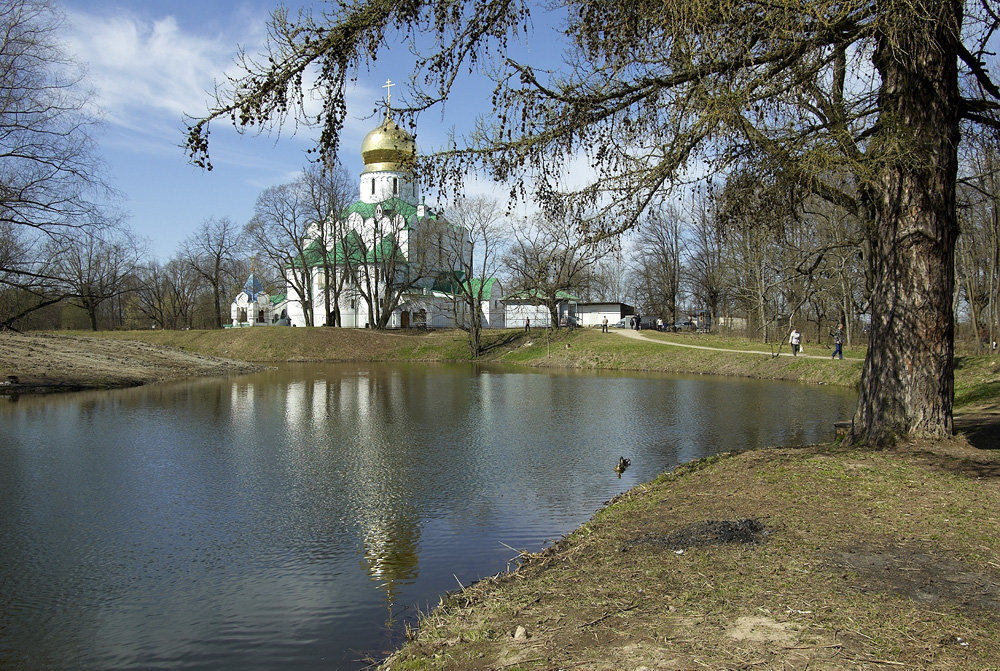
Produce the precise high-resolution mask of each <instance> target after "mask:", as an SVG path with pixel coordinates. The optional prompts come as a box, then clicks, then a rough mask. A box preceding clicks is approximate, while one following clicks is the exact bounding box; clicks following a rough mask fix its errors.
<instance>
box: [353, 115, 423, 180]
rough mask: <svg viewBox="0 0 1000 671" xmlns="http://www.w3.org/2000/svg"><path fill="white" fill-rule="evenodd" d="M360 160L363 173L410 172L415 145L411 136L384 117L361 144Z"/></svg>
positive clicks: (414, 154) (414, 157) (415, 156)
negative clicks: (362, 162)
mask: <svg viewBox="0 0 1000 671" xmlns="http://www.w3.org/2000/svg"><path fill="white" fill-rule="evenodd" d="M361 158H362V159H363V160H364V162H365V172H374V171H377V170H411V169H412V168H413V164H414V163H415V162H416V158H417V143H416V141H415V140H414V139H413V136H412V135H410V134H409V133H407V132H406V131H405V130H403V129H402V128H400V127H399V126H398V125H396V122H395V121H393V120H392V119H390V118H389V117H386V119H385V121H383V122H382V123H381V124H380V125H379V126H378V127H377V128H375V129H374V130H373V131H371V132H370V133H368V135H366V136H365V139H364V140H363V141H362V142H361Z"/></svg>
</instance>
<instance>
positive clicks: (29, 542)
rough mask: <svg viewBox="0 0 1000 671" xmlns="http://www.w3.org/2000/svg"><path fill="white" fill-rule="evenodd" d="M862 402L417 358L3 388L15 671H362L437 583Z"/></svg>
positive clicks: (816, 393)
mask: <svg viewBox="0 0 1000 671" xmlns="http://www.w3.org/2000/svg"><path fill="white" fill-rule="evenodd" d="M855 404H856V397H855V394H854V393H853V392H851V391H846V390H842V389H835V388H830V387H820V386H804V385H797V384H781V383H774V382H760V381H752V380H734V379H725V378H708V377H699V378H678V377H667V376H661V375H639V374H632V375H624V374H593V373H587V374H583V373H569V372H551V371H544V372H537V371H520V370H509V369H505V370H500V369H485V368H477V367H472V366H418V365H308V366H307V365H294V366H287V367H282V368H280V369H277V370H269V371H266V372H263V373H260V374H257V375H250V376H243V377H238V378H230V379H213V380H197V381H193V382H186V383H176V384H161V385H150V386H147V387H141V388H137V389H128V390H117V391H110V392H85V393H78V394H68V395H64V396H59V397H30V398H21V399H20V400H17V401H12V400H5V399H0V511H2V514H0V667H2V668H23V669H35V668H45V669H139V668H141V669H154V668H166V669H218V668H240V669H273V668H327V669H360V668H363V667H364V666H365V665H366V663H367V661H370V660H371V659H372V658H379V657H380V656H382V655H384V654H385V653H386V652H388V651H390V650H391V649H392V648H394V647H395V646H397V645H398V644H399V643H400V641H401V636H400V631H401V629H402V627H403V623H404V622H410V623H412V622H413V620H414V619H415V618H416V616H417V614H418V612H426V611H427V610H429V609H430V608H432V607H433V606H434V605H436V604H437V601H438V598H439V596H440V595H441V594H442V593H444V592H446V591H449V590H453V589H457V588H458V587H459V586H460V584H461V585H468V584H470V583H472V582H474V581H475V580H476V579H478V578H481V577H483V576H486V575H492V574H494V573H497V572H499V571H502V570H505V569H506V568H507V567H508V566H510V565H511V562H512V561H513V560H514V558H515V557H516V556H517V550H528V551H537V550H539V549H541V548H542V547H544V546H545V545H546V544H547V543H548V542H550V541H552V540H554V539H556V538H558V537H560V536H561V535H563V534H566V533H568V532H570V531H572V530H573V529H574V528H576V527H577V526H579V525H580V524H581V523H583V522H584V521H586V520H587V519H589V518H590V517H591V516H592V515H593V513H594V512H595V511H596V510H597V509H598V508H600V507H601V505H602V503H603V502H605V501H607V500H608V499H610V498H611V497H613V496H614V495H616V494H618V493H620V492H622V491H624V490H626V489H628V488H630V487H632V486H634V485H635V484H637V483H639V482H643V481H647V480H649V479H652V478H653V477H655V476H656V475H657V474H659V473H661V472H663V471H665V470H669V469H670V468H672V467H674V466H676V465H677V464H679V463H682V462H686V461H690V460H693V459H697V458H699V457H703V456H706V455H710V454H714V453H717V452H721V451H726V450H731V449H743V448H752V447H759V446H766V445H777V444H780V445H794V444H808V443H813V442H820V441H825V440H830V439H831V438H832V436H833V422H835V421H838V420H842V419H848V418H849V417H850V416H851V414H852V413H853V410H854V407H855ZM619 456H625V457H628V458H629V459H631V462H632V465H631V467H630V468H629V469H628V470H627V471H625V473H624V475H622V477H621V478H619V477H618V476H617V475H616V474H615V472H614V471H613V468H614V466H615V464H616V463H617V461H618V458H619ZM512 548H514V549H512ZM366 660H367V661H366Z"/></svg>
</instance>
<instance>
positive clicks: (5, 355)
mask: <svg viewBox="0 0 1000 671" xmlns="http://www.w3.org/2000/svg"><path fill="white" fill-rule="evenodd" d="M257 369H259V367H258V366H256V365H254V364H250V363H246V362H243V361H233V360H230V359H221V358H217V357H210V356H204V355H200V354H193V353H191V352H184V351H181V350H178V349H173V348H170V347H163V346H159V345H153V344H149V343H142V342H134V341H129V340H112V339H106V338H89V337H85V336H70V335H59V334H51V333H32V334H20V333H12V332H0V394H7V395H12V394H25V393H47V392H56V391H73V390H79V389H104V388H113V387H131V386H136V385H140V384H145V383H148V382H157V381H162V380H175V379H180V378H185V377H195V376H223V375H234V374H239V373H247V372H252V371H254V370H257Z"/></svg>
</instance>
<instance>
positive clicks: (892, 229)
mask: <svg viewBox="0 0 1000 671" xmlns="http://www.w3.org/2000/svg"><path fill="white" fill-rule="evenodd" d="M880 5H881V7H880V12H879V15H880V16H879V20H880V21H881V22H882V23H881V25H880V31H879V34H878V41H877V45H876V50H875V55H874V61H875V65H876V67H877V68H878V70H879V74H880V75H881V78H882V87H881V90H880V92H879V107H880V109H881V114H880V116H879V122H878V123H879V131H878V133H877V136H876V138H873V146H872V147H871V148H870V149H869V155H870V156H875V157H878V159H877V161H878V162H877V164H876V165H875V166H873V168H874V180H873V181H872V182H870V184H871V185H872V190H871V193H872V195H873V209H874V229H873V231H872V235H871V243H872V249H873V250H874V255H873V264H874V286H873V289H872V297H871V310H872V325H871V339H870V340H871V342H870V345H869V349H868V356H867V358H866V359H865V364H864V370H863V373H862V378H861V393H860V398H859V401H858V410H857V413H856V415H855V417H854V428H853V432H852V439H853V440H854V441H857V442H863V443H867V444H869V445H872V446H879V445H887V444H890V443H892V442H893V441H894V440H896V439H897V438H903V439H907V438H914V437H933V438H938V437H943V436H947V435H950V434H951V432H952V404H953V401H954V371H953V364H954V328H955V327H954V315H953V313H952V304H951V301H952V291H953V288H954V268H955V239H956V237H957V233H958V226H957V221H956V216H955V178H956V174H957V168H958V141H959V116H958V115H959V91H958V71H957V63H956V55H957V51H958V40H959V27H960V25H961V17H962V4H961V2H960V1H957V0H924V1H923V2H921V0H915V1H913V2H911V1H910V0H886V1H885V2H883V3H880Z"/></svg>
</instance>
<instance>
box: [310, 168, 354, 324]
mask: <svg viewBox="0 0 1000 671" xmlns="http://www.w3.org/2000/svg"><path fill="white" fill-rule="evenodd" d="M298 183H299V188H300V192H301V197H302V198H304V200H305V207H306V216H307V217H308V218H309V219H311V220H312V221H313V222H314V223H315V229H314V230H313V231H312V235H313V244H314V245H315V246H316V251H317V252H318V254H319V257H318V258H319V262H320V270H321V271H322V275H321V279H320V283H319V284H320V287H321V288H322V291H323V308H324V309H323V314H324V315H326V316H325V318H324V320H323V323H324V324H325V325H326V326H341V325H342V321H341V315H340V295H341V293H342V292H343V290H344V284H345V280H346V279H347V276H348V274H347V272H346V271H345V266H344V264H343V263H340V264H338V263H337V259H336V249H337V243H338V242H340V241H341V240H342V239H343V237H344V235H345V234H346V231H345V230H344V218H343V212H344V209H345V208H346V207H347V206H348V205H350V204H351V201H352V197H353V191H354V186H353V185H352V184H351V182H350V179H349V178H348V176H347V171H345V170H344V168H343V167H342V166H339V165H330V164H327V163H324V164H314V165H312V166H311V167H309V168H307V169H306V170H304V171H303V172H302V176H301V177H300V178H299V182H298Z"/></svg>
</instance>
